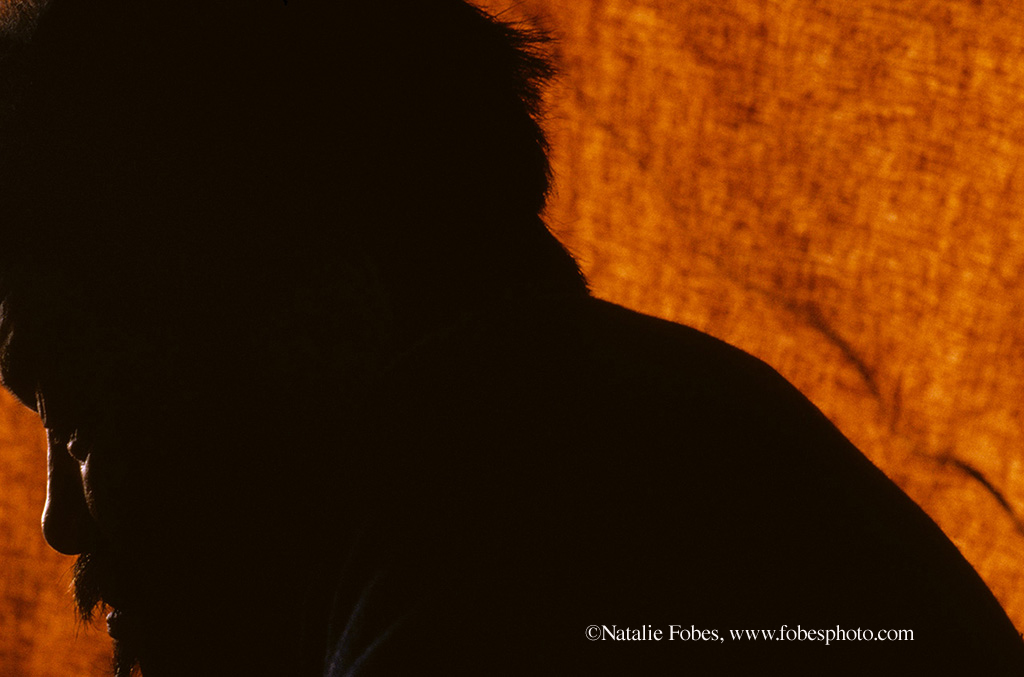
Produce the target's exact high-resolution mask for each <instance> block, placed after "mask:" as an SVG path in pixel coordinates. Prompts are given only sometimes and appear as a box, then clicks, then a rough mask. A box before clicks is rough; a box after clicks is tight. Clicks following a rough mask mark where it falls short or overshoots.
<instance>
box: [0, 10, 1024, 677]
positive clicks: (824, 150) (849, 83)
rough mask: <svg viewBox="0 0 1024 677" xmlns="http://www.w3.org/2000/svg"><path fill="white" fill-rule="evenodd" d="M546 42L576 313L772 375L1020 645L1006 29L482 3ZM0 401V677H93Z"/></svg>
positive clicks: (1022, 187) (21, 417)
mask: <svg viewBox="0 0 1024 677" xmlns="http://www.w3.org/2000/svg"><path fill="white" fill-rule="evenodd" d="M482 4H484V5H485V6H489V7H490V8H492V9H493V10H496V11H504V12H506V13H505V16H507V17H509V18H515V17H520V16H534V17H536V18H537V19H538V20H539V22H540V23H541V25H543V26H544V27H546V28H548V29H549V30H552V31H553V32H554V33H556V34H557V35H558V36H559V38H560V40H561V42H560V47H559V48H558V51H559V60H560V62H561V66H562V71H563V75H562V78H561V82H560V84H559V85H558V87H556V89H555V91H554V92H553V96H552V108H551V111H550V116H549V117H550V119H549V122H548V128H549V130H550V132H551V135H552V140H553V143H554V146H555V153H554V160H555V170H556V174H557V193H556V195H555V198H554V200H553V201H552V204H551V207H550V209H549V214H548V217H549V221H550V223H551V224H552V227H553V228H554V229H555V230H556V232H557V233H558V234H559V235H560V236H561V237H562V238H563V240H564V241H565V242H566V243H567V244H568V245H569V246H570V248H571V249H572V251H573V252H574V253H575V254H577V255H578V256H579V258H580V259H581V262H582V263H583V266H584V269H585V270H586V272H587V274H588V276H589V277H590V279H591V282H592V285H593V288H594V290H595V292H596V293H597V294H598V295H599V296H601V297H604V298H607V299H610V300H613V301H616V302H619V303H622V304H623V305H627V306H630V307H633V308H636V309H639V310H642V311H644V312H647V313H650V314H653V315H658V316H661V317H666V318H669V319H672V320H675V321H679V322H683V323H686V324H689V325H692V326H695V327H697V328H699V329H702V330H704V331H706V332H708V333H711V334H713V335H715V336H718V337H721V338H723V339H725V340H727V341H729V342H731V343H734V344H736V345H738V346H740V347H742V348H744V349H746V350H748V351H750V352H752V353H754V354H755V355H757V356H759V357H761V358H762V359H764V360H766V361H767V362H769V363H770V364H772V365H773V366H775V367H776V368H777V369H778V370H779V371H781V372H782V373H783V375H785V376H786V377H787V378H789V379H790V380H791V381H793V382H794V383H795V384H796V385H797V386H798V387H799V388H800V389H801V390H803V391H804V392H805V393H806V394H807V395H808V396H809V397H810V398H811V399H812V400H813V401H814V402H815V403H816V404H818V406H820V407H821V408H822V409H823V410H824V411H825V412H826V413H827V414H828V415H829V417H830V418H831V419H832V420H833V421H835V422H836V423H837V424H838V425H839V427H840V428H841V429H843V431H844V432H845V433H846V434H847V435H848V436H849V437H850V438H851V439H852V440H853V441H854V442H855V443H856V444H857V445H858V446H859V447H860V448H861V449H862V450H863V451H864V452H865V453H866V454H867V455H868V456H869V457H870V458H871V459H872V460H873V461H874V462H875V463H876V464H878V465H879V466H880V467H881V468H882V469H883V470H885V472H886V473H887V474H888V475H889V476H890V477H892V478H893V479H894V480H895V481H897V482H898V483H899V484H900V486H902V487H903V488H904V490H906V491H907V492H908V493H909V494H910V495H911V496H912V497H913V498H914V499H915V500H917V501H918V503H920V504H921V505H922V506H923V507H924V508H925V509H926V510H927V511H928V512H929V514H931V515H932V516H933V517H934V518H935V520H936V521H937V522H938V523H939V524H940V525H941V526H942V528H943V529H944V530H945V531H946V533H947V534H948V535H949V536H950V537H951V538H952V539H953V541H954V542H955V543H956V544H957V545H958V546H959V547H960V549H961V550H962V551H963V552H964V554H965V555H966V556H967V557H968V559H969V560H970V561H971V562H972V563H973V564H974V565H975V567H976V568H977V569H978V570H979V571H980V572H981V574H982V575H983V577H984V578H985V580H986V581H987V582H988V584H989V586H990V587H991V588H992V589H993V591H994V592H995V593H996V595H997V596H998V597H999V599H1000V600H1001V601H1002V603H1003V605H1004V606H1005V607H1006V609H1007V611H1008V612H1009V613H1010V615H1011V617H1012V618H1013V620H1014V622H1015V623H1016V624H1017V626H1018V628H1024V575H1022V572H1021V567H1020V564H1019V563H1020V562H1024V528H1022V525H1021V521H1020V519H1019V518H1018V515H1020V514H1022V511H1024V474H1022V473H1024V467H1022V463H1021V453H1020V449H1021V446H1022V443H1024V429H1022V426H1024V423H1022V421H1024V419H1022V417H1021V413H1022V411H1021V409H1022V405H1021V397H1020V393H1021V389H1022V386H1024V323H1022V321H1021V319H1020V313H1021V312H1022V310H1024V286H1022V284H1021V283H1022V282H1024V279H1022V278H1024V228H1022V216H1024V162H1022V158H1024V116H1021V115H1020V111H1021V110H1024V9H1022V8H1020V7H1019V5H1018V4H1017V3H1015V2H1012V1H1011V0H974V1H972V2H968V1H965V0H862V1H861V2H856V3H835V2H832V1H831V0H800V1H796V0H714V1H712V0H687V1H686V2H680V1H679V0H520V1H519V2H515V3H512V2H511V1H510V0H489V1H488V2H485V3H482ZM13 406H14V405H13V404H12V402H11V401H10V399H9V398H5V399H0V426H2V427H0V443H2V444H3V446H4V451H3V454H2V455H0V563H2V567H3V569H2V571H3V574H2V578H0V674H4V675H26V676H31V677H36V676H38V677H43V676H51V675H52V676H56V675H66V674H83V675H85V674H102V669H103V666H104V665H105V660H106V659H105V657H104V654H105V651H106V647H105V641H104V639H103V633H102V632H100V631H99V630H98V629H97V630H94V631H91V632H90V631H86V630H83V631H81V632H79V633H78V635H77V638H76V629H75V625H74V623H73V621H71V620H70V601H69V599H68V597H67V595H66V593H65V592H64V588H65V587H66V582H67V580H68V576H67V569H68V567H69V565H70V561H69V560H68V559H66V558H61V557H58V556H56V555H52V554H49V553H48V552H47V551H46V549H45V545H44V544H43V543H42V539H41V536H40V535H39V532H38V514H39V510H40V508H41V506H42V500H43V495H42V488H43V482H44V480H45V460H44V456H43V451H42V447H41V439H40V437H39V435H38V433H37V432H36V429H35V428H34V427H33V426H32V424H31V423H30V420H31V419H30V417H29V416H28V413H27V412H16V411H14V410H13Z"/></svg>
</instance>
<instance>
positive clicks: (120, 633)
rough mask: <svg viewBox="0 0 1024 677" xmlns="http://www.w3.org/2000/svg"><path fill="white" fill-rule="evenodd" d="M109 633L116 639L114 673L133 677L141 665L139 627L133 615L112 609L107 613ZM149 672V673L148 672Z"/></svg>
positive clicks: (118, 675) (116, 676)
mask: <svg viewBox="0 0 1024 677" xmlns="http://www.w3.org/2000/svg"><path fill="white" fill-rule="evenodd" d="M107 634H108V635H110V638H111V639H112V640H114V657H113V663H114V675H115V677H131V675H133V674H137V673H136V672H135V670H136V668H137V667H138V665H139V652H138V650H139V628H138V627H137V625H136V624H135V622H134V619H133V618H132V615H131V614H129V613H125V612H123V611H119V610H117V609H114V610H112V611H111V612H110V613H109V614H107ZM147 674H149V673H147Z"/></svg>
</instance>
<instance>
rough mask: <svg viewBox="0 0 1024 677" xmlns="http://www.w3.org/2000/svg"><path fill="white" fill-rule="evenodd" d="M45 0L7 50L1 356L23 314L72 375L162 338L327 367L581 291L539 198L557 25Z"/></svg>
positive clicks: (39, 344) (544, 186) (470, 15)
mask: <svg viewBox="0 0 1024 677" xmlns="http://www.w3.org/2000/svg"><path fill="white" fill-rule="evenodd" d="M22 5H26V3H22ZM49 5H50V6H49V7H48V8H47V9H46V10H45V11H44V12H43V14H42V17H41V19H40V20H39V25H38V28H37V29H36V30H35V32H34V35H33V36H32V38H31V40H29V41H28V42H27V44H26V43H25V41H24V40H22V39H21V36H22V33H19V32H17V31H14V30H13V29H10V28H9V29H8V35H7V39H6V43H7V47H6V48H5V51H4V55H5V56H4V57H3V60H2V61H0V65H2V66H3V68H4V71H5V72H4V75H3V77H4V84H3V86H2V88H0V92H2V93H4V94H5V95H6V97H7V100H8V101H13V102H14V104H13V105H9V106H7V108H8V115H6V116H5V117H4V119H3V129H2V130H0V150H2V153H3V160H2V166H0V190H2V193H0V213H2V214H3V224H4V225H3V233H2V236H0V237H2V239H0V299H2V301H3V313H2V330H3V331H2V335H0V339H3V345H4V346H5V349H4V352H3V354H2V355H0V357H2V359H4V360H5V361H7V362H13V360H12V359H11V357H10V354H9V353H10V352H11V350H13V348H12V345H13V344H11V340H10V336H11V330H12V328H14V327H17V330H16V332H15V334H16V340H18V342H19V343H22V344H24V345H25V346H26V347H25V348H24V349H23V350H24V352H23V353H22V355H23V356H29V357H31V355H30V353H44V354H45V357H43V356H42V355H37V356H36V357H37V359H36V360H34V361H36V362H40V363H49V364H51V365H52V369H53V370H55V371H57V372H61V373H62V374H64V376H62V377H61V378H62V379H64V378H68V379H74V378H77V377H82V376H84V374H85V372H88V371H96V362H95V361H96V359H97V355H99V354H101V353H103V354H109V356H110V357H111V359H114V360H120V361H121V362H122V363H130V362H132V361H133V359H134V358H131V357H129V356H130V355H132V354H138V353H139V352H140V351H142V350H145V349H146V346H157V345H159V346H160V347H159V348H153V349H154V350H157V351H158V352H159V351H162V352H164V353H166V352H167V347H168V346H169V345H173V347H174V350H175V351H177V352H182V353H184V354H189V355H191V354H192V353H193V352H194V351H207V350H208V349H209V346H210V345H211V344H218V343H220V344H222V346H223V347H224V350H225V351H227V352H232V351H234V352H238V351H242V352H243V353H244V351H245V346H246V345H247V344H252V345H254V346H258V345H269V343H271V342H272V341H269V340H268V339H271V338H276V339H280V338H281V337H286V336H291V337H292V339H291V340H290V343H288V346H289V347H287V348H286V349H285V352H288V353H290V354H291V355H292V356H293V357H294V355H295V354H296V352H301V351H302V350H304V348H300V347H296V346H297V345H298V344H301V345H302V346H306V347H308V348H309V352H310V354H313V355H320V357H318V358H315V359H320V360H323V359H326V358H323V356H322V353H323V352H324V351H325V350H327V351H330V348H327V347H326V346H329V345H331V344H333V343H336V342H337V341H338V340H339V336H345V337H346V338H345V339H344V340H347V341H355V342H357V343H358V342H360V341H364V342H370V343H373V342H376V343H380V342H381V341H382V338H381V336H382V335H383V334H388V333H391V334H397V335H399V336H401V335H404V334H409V335H413V334H416V333H417V332H419V331H422V329H423V327H427V326H429V325H431V324H432V323H437V322H441V321H442V318H449V319H450V318H451V317H454V316H457V315H459V314H460V313H464V312H466V311H467V310H471V309H473V308H479V307H481V306H487V305H488V304H493V303H496V302H499V301H500V300H501V299H505V298H509V297H515V298H521V297H523V296H532V295H537V294H548V293H569V294H585V293H586V288H585V283H584V281H583V279H582V277H581V275H580V274H579V271H578V269H577V267H576V265H575V262H574V261H573V260H572V258H571V257H570V256H569V255H568V254H567V253H566V252H565V251H564V249H563V248H562V247H561V245H560V244H558V242H557V241H556V240H555V239H554V238H553V237H552V236H551V235H550V233H549V232H548V231H547V229H546V227H545V226H544V224H543V222H542V220H541V217H540V214H541V211H542V210H543V208H544V204H545V199H546V196H547V193H548V188H549V178H550V168H549V165H548V160H547V155H546V151H547V146H546V141H545V138H544V135H543V133H542V131H541V127H540V124H539V120H538V117H539V111H540V93H541V89H542V87H543V86H544V84H545V82H546V81H547V80H548V79H549V78H550V77H551V75H552V67H551V64H550V62H549V61H548V60H547V58H546V57H545V55H544V45H545V42H546V38H545V37H544V36H543V35H541V34H539V33H537V32H535V31H530V30H524V29H523V28H521V27H519V28H517V27H513V26H510V25H506V24H503V23H501V22H498V21H496V20H495V19H493V18H492V17H490V16H488V15H487V14H485V13H484V12H482V11H481V10H479V9H477V8H475V7H472V6H471V5H469V4H467V3H465V2H462V1H460V0H429V1H427V0H416V1H412V0H406V1H401V0H400V1H397V2H388V3H381V2H313V1H312V0H306V1H303V0H292V1H291V2H288V3H287V4H285V3H282V2H280V0H258V1H256V2H253V1H252V0H245V1H243V0H219V1H215V2H207V3H190V4H183V3H181V2H168V1H157V0H153V1H148V2H138V1H129V0H94V1H93V2H88V3H84V2H72V1H71V0H52V1H51V2H50V3H49ZM22 14H25V13H24V12H22ZM21 25H24V22H22V24H21ZM356 327H358V328H359V329H358V330H356V329H355V328H356ZM369 334H374V335H373V336H369ZM297 336H300V337H301V338H297ZM4 337H6V339H5V338H4ZM26 337H28V338H26ZM399 342H400V339H399ZM29 343H31V344H32V347H31V349H30V348H29V347H28V344H29ZM200 344H202V345H201V346H200ZM140 346H141V347H140ZM258 350H262V349H258ZM73 355H81V356H88V357H82V358H81V359H82V360H86V362H87V364H77V362H76V361H75V358H73V357H69V356H73ZM19 359H21V358H20V357H19ZM144 359H145V360H146V362H145V363H146V364H147V368H148V369H150V370H152V368H153V358H152V356H149V357H146V358H144ZM189 359H192V358H189ZM289 359H291V358H289ZM172 362H174V360H172ZM37 368H38V367H37Z"/></svg>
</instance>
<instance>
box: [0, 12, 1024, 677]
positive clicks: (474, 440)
mask: <svg viewBox="0 0 1024 677" xmlns="http://www.w3.org/2000/svg"><path fill="white" fill-rule="evenodd" d="M19 7H20V9H21V10H23V11H24V12H25V13H26V14H27V15H28V14H31V8H27V7H25V6H23V5H19ZM8 32H9V36H8V43H9V46H8V48H7V49H6V50H5V52H4V61H3V69H4V73H5V80H4V96H5V98H6V101H5V108H4V111H5V117H4V119H3V125H2V134H3V136H2V139H0V143H2V148H0V150H2V152H3V166H2V173H0V179H2V183H0V186H2V196H0V200H2V204H0V208H2V214H3V241H2V247H0V284H2V289H0V291H2V302H3V305H2V317H0V319H2V324H0V329H2V332H0V339H2V354H0V360H2V362H0V366H2V371H3V379H4V384H5V385H6V386H7V387H8V388H9V389H10V390H11V391H12V392H14V393H15V394H16V395H17V396H18V397H19V398H20V399H21V400H22V401H23V402H24V403H25V404H26V405H28V406H30V407H32V408H34V409H35V410H36V411H37V412H38V413H39V415H40V417H41V418H42V420H43V422H44V424H45V426H46V428H47V432H48V437H49V464H50V479H49V485H48V499H47V504H46V508H45V512H44V533H45V536H46V539H47V541H48V542H49V543H50V544H51V545H52V546H53V547H54V548H55V549H57V550H59V551H61V552H64V553H69V554H77V555H79V559H78V564H77V566H76V572H75V588H76V597H77V602H78V607H79V610H80V612H81V614H82V615H83V616H84V617H86V618H88V617H90V616H91V615H92V614H93V613H94V610H95V609H96V608H97V606H98V605H100V604H102V605H103V607H102V608H104V610H109V611H110V613H109V615H108V616H107V623H108V627H109V631H110V634H111V635H112V636H113V638H114V639H115V646H116V651H117V658H116V662H117V666H118V667H117V669H118V671H119V674H121V675H127V674H129V672H130V671H131V669H132V666H133V665H135V663H136V661H138V662H139V663H140V664H141V668H142V671H143V673H144V674H145V675H146V677H159V676H160V675H206V674H209V675H215V674H216V675H224V674H237V675H262V674H266V675H320V674H326V675H331V676H338V675H353V676H356V675H358V676H359V677H366V676H368V675H406V674H417V675H422V674H437V675H484V674H487V675H491V674H515V675H537V674H542V675H590V674H605V675H613V674H614V675H620V674H680V673H682V672H684V671H686V672H692V673H693V674H710V673H720V674H748V673H749V672H750V671H754V670H756V671H758V672H761V671H763V670H764V666H766V665H778V666H780V670H781V671H782V672H785V673H787V674H842V673H849V674H935V673H939V672H946V673H947V674H953V673H956V674H968V673H970V674H988V675H991V674H1024V648H1022V645H1021V641H1020V638H1019V636H1018V635H1017V633H1016V632H1015V630H1014V628H1013V626H1012V625H1011V624H1010V622H1009V621H1008V620H1007V618H1006V616H1005V615H1004V613H1003V612H1002V610H1001V609H1000V607H999V605H998V604H997V603H996V601H995V599H994V598H993V597H992V595H991V594H990V593H989V591H988V590H987V589H986V588H985V586H984V584H983V583H982V582H981V581H980V579H979V578H978V577H977V575H976V574H975V573H974V571H973V570H972V569H971V568H970V566H969V565H968V564H967V563H966V562H965V561H964V560H963V558H962V557H961V556H960V555H959V553H958V552H957V551H956V549H955V548H954V547H953V546H952V545H951V544H950V543H949V542H948V540H946V538H945V537H944V536H943V535H942V534H941V532H940V531H939V530H938V529H937V528H936V527H935V525H934V524H933V523H932V522H931V521H930V520H929V519H928V518H927V517H926V516H924V514H923V513H922V512H921V511H920V510H919V509H918V508H917V507H916V506H914V505H913V504H912V503H911V502H910V501H909V500H908V499H907V498H906V497H905V496H904V495H903V494H902V493H901V492H900V491H899V490H898V489H896V487H895V486H894V485H892V484H891V483H890V482H889V481H888V480H887V479H885V478H884V477H883V476H882V474H881V473H880V472H878V470H876V469H875V468H874V467H873V466H872V465H871V464H870V463H869V462H868V461H867V460H865V459H864V458H863V457H862V456H861V455H860V454H859V453H858V452H857V451H856V450H855V449H854V448H853V447H852V446H851V445H850V444H849V443H848V442H847V441H846V440H845V439H844V438H843V437H842V435H841V434H840V433H839V432H837V431H836V430H835V429H834V428H833V427H832V425H831V424H829V423H828V421H827V420H826V419H825V418H824V417H823V416H822V415H821V414H820V413H819V412H818V411H817V410H816V409H815V408H814V407H813V406H812V405H810V404H809V403H808V402H807V401H806V400H805V399H804V398H803V397H802V396H801V395H800V394H799V393H797V392H796V391H795V390H794V389H793V388H792V387H791V386H790V385H788V384H787V383H786V382H785V381H784V380H783V379H782V378H780V377H779V376H778V375H777V374H776V373H775V372H773V371H772V370H771V369H770V368H768V367H767V366H765V365H764V364H762V363H760V362H758V361H757V360H755V359H754V358H752V357H750V356H748V355H746V354H744V353H742V352H740V351H738V350H736V349H734V348H731V347H729V346H727V345H724V344H722V343H720V342H718V341H716V340H714V339H712V338H709V337H707V336H704V335H702V334H700V333H698V332H696V331H694V330H691V329H688V328H685V327H680V326H676V325H672V324H669V323H666V322H662V321H659V320H655V319H651V318H648V317H644V316H641V315H638V314H636V313H633V312H631V311H628V310H624V309H622V308H618V307H616V306H612V305H610V304H607V303H604V302H601V301H598V300H595V299H592V298H590V297H589V296H588V294H587V290H586V286H585V284H584V281H583V279H582V278H581V276H580V274H579V272H578V270H577V268H576V265H575V263H574V262H573V260H572V259H571V258H570V257H569V256H568V255H567V254H566V253H565V251H564V250H563V249H562V248H561V246H560V245H559V244H558V243H557V242H556V241H555V240H554V239H553V238H552V236H551V235H550V234H549V233H548V231H547V230H546V229H545V227H544V224H543V223H542V221H541V220H540V218H539V216H538V214H539V213H540V211H541V210H542V208H543V205H544V200H545V196H546V193H547V188H548V174H549V172H548V165H547V160H546V155H545V142H544V137H543V135H542V133H541V131H540V129H539V127H538V124H537V121H536V113H537V105H538V96H539V88H540V87H541V85H542V84H543V82H544V80H545V78H546V77H547V76H548V75H549V74H550V67H549V65H548V62H547V61H546V60H545V58H544V56H543V51H542V47H543V39H542V38H541V36H538V35H534V34H531V33H527V32H521V31H517V30H513V29H512V28H510V27H508V26H505V25H502V24H500V23H497V22H495V21H494V20H492V19H491V18H489V17H487V16H486V15H484V14H482V13H480V12H479V11H477V10H475V9H473V8H471V7H470V6H468V5H466V4H464V3H463V2H459V1H457V0H432V1H425V0H420V1H418V2H411V1H410V2H402V1H398V2H389V3H356V2H351V3H343V2H334V3H325V2H321V3H314V2H312V0H307V1H301V0H294V1H293V2H289V3H287V4H285V3H281V2H276V1H271V0H266V1H259V2H257V1H253V0H249V1H248V2H242V1H241V0H221V1H211V2H206V3H202V4H192V5H189V4H183V3H181V2H164V1H156V0H153V1H151V2H129V1H127V0H121V1H115V0H96V1H94V2H89V3H86V2H78V3H73V2H70V1H69V0H53V1H52V2H51V3H50V7H49V8H48V9H47V11H45V12H44V13H43V15H42V17H41V19H40V20H39V22H38V26H37V27H36V28H35V30H33V31H29V30H27V29H24V24H21V28H19V27H17V26H12V27H11V28H10V29H9V31H8ZM783 626H785V627H783ZM744 629H765V630H768V629H771V630H773V632H780V633H781V639H779V638H776V639H775V640H765V639H763V638H761V639H753V640H752V639H749V638H747V639H740V638H739V637H736V636H734V635H732V634H731V632H730V631H731V630H744ZM839 631H842V633H843V636H842V637H841V638H840V637H839ZM908 632H909V633H910V634H907V633H908ZM829 633H831V634H829ZM868 633H870V634H868ZM911 637H912V639H911ZM879 638H880V639H881V640H883V641H879ZM869 640H872V641H869Z"/></svg>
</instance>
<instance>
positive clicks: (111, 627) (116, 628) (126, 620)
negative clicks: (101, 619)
mask: <svg viewBox="0 0 1024 677" xmlns="http://www.w3.org/2000/svg"><path fill="white" fill-rule="evenodd" d="M132 633H133V624H132V617H131V614H126V613H125V612H123V611H121V610H119V609H114V610H113V611H111V612H110V613H109V614H107V634H108V635H110V637H111V639H114V640H118V641H124V640H126V639H130V638H131V635H132Z"/></svg>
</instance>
